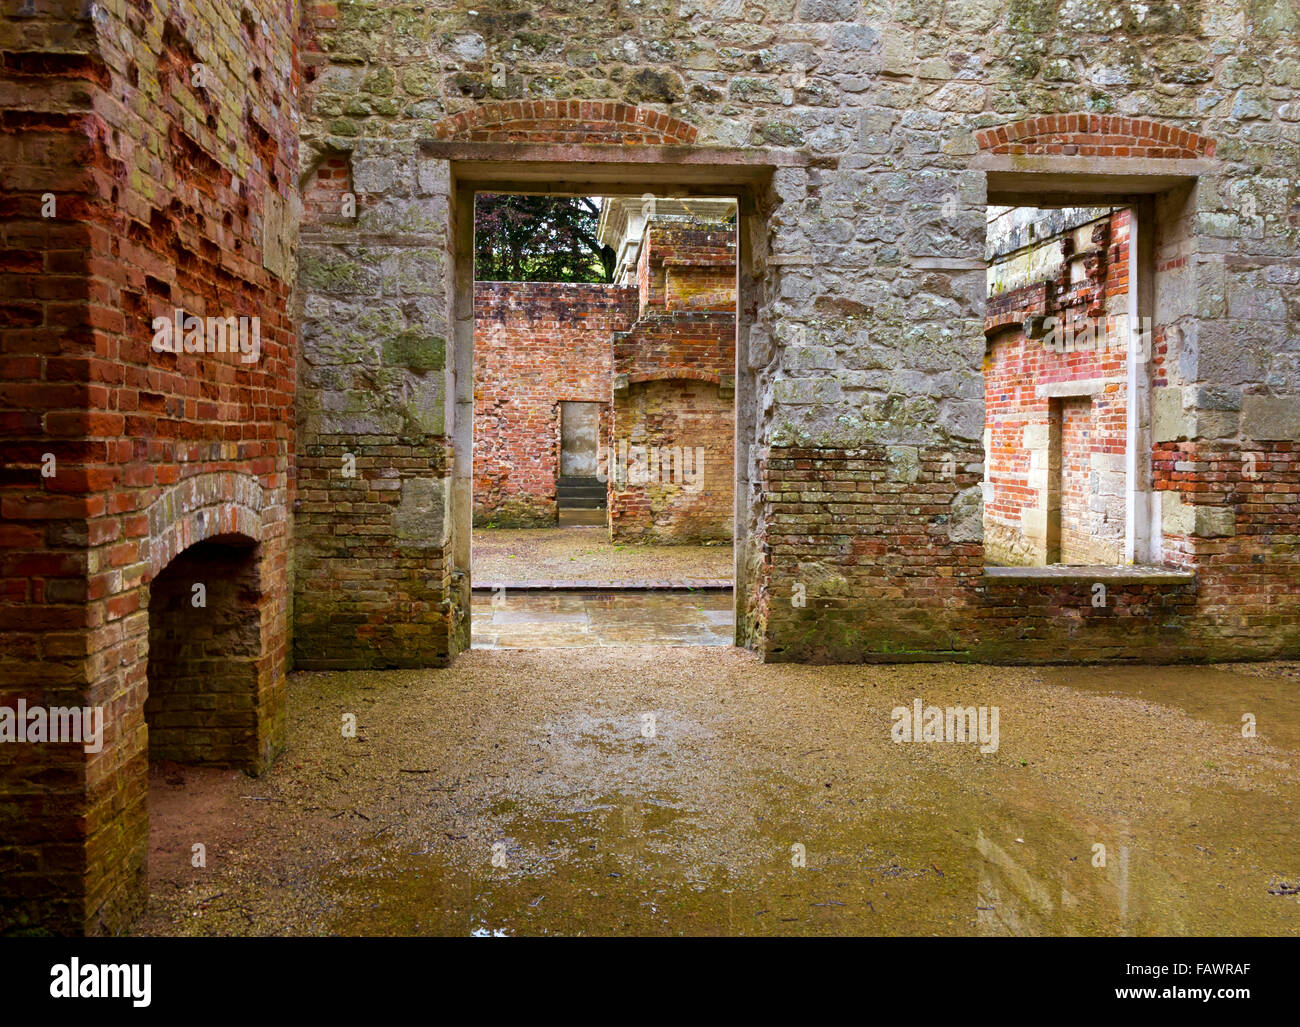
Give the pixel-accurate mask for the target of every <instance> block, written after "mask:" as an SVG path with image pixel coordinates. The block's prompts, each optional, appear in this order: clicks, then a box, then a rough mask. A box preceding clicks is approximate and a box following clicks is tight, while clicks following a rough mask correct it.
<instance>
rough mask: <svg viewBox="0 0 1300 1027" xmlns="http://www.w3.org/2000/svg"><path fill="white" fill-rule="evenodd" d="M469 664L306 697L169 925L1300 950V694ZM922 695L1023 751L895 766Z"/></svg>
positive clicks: (1219, 683) (665, 654) (631, 658)
mask: <svg viewBox="0 0 1300 1027" xmlns="http://www.w3.org/2000/svg"><path fill="white" fill-rule="evenodd" d="M462 659H463V660H464V661H465V662H464V663H463V664H462V665H461V666H460V669H458V670H457V672H456V674H455V675H454V676H453V675H451V674H449V673H448V672H392V673H391V674H390V675H388V676H383V675H377V674H374V673H361V672H358V673H355V674H351V675H341V674H340V675H308V676H303V677H300V678H296V679H295V680H294V681H293V682H291V689H292V691H291V700H292V704H291V710H292V711H293V714H292V715H293V718H294V719H293V720H292V721H291V724H290V746H291V750H290V751H291V753H292V756H291V759H290V760H289V761H282V763H281V764H280V766H279V768H278V769H277V771H276V773H275V774H273V775H272V776H271V777H270V778H268V779H266V780H264V781H261V782H259V783H258V786H257V788H256V789H255V791H256V793H257V795H258V796H259V797H265V799H266V801H258V802H252V801H249V802H246V803H245V804H244V806H242V807H239V808H238V809H239V811H240V812H242V813H243V815H244V816H246V817H248V818H250V819H251V820H252V821H253V822H252V823H250V825H249V828H248V831H247V834H248V836H249V838H251V839H252V842H250V843H248V844H243V843H241V844H240V845H232V846H230V847H229V849H230V853H231V855H230V862H229V865H227V864H224V863H221V862H217V863H214V865H213V866H212V867H211V868H210V869H209V870H207V871H204V872H203V876H202V877H201V878H196V879H198V881H199V883H198V884H192V883H189V878H186V880H185V881H180V880H178V881H177V882H176V887H175V889H174V890H173V889H171V888H170V886H169V890H168V891H166V892H163V893H162V894H160V895H157V896H156V897H155V909H154V911H153V919H152V920H151V921H150V922H149V923H148V924H147V925H146V926H147V927H148V928H149V929H150V930H153V931H156V932H157V933H299V932H300V933H319V934H343V935H453V936H461V937H470V936H473V937H513V936H528V935H651V936H656V935H679V934H685V935H826V934H850V935H930V934H947V935H970V934H983V935H1073V934H1079V935H1098V934H1101V935H1124V934H1128V935H1183V934H1188V935H1193V934H1196V935H1273V934H1277V935H1293V936H1294V935H1297V934H1300V844H1298V842H1300V830H1298V828H1297V825H1300V810H1298V809H1297V805H1296V803H1297V787H1296V786H1297V783H1298V781H1300V779H1298V775H1297V769H1296V766H1297V750H1298V749H1300V732H1298V731H1297V727H1298V726H1300V716H1298V715H1297V714H1296V712H1295V710H1296V706H1295V703H1294V701H1291V702H1290V703H1288V702H1287V699H1288V698H1290V697H1291V696H1292V695H1293V694H1294V692H1295V687H1296V680H1295V679H1290V680H1288V679H1287V678H1285V677H1283V676H1280V675H1273V676H1269V675H1268V674H1264V673H1255V672H1253V671H1251V670H1249V669H1247V670H1238V669H1232V668H1223V667H1215V668H1211V667H1202V668H1184V667H1142V668H1127V667H1124V668H1083V667H1079V668H1022V669H1015V668H988V667H957V666H943V665H936V666H928V667H921V666H911V667H888V668H847V667H835V668H806V667H779V666H770V665H761V664H759V663H757V661H755V660H753V659H752V658H750V657H747V656H746V655H745V654H740V653H734V652H733V653H725V654H716V655H712V654H709V655H701V654H700V653H699V652H698V651H695V652H692V651H690V650H673V649H661V650H657V651H655V652H653V653H649V652H648V651H646V650H639V651H638V650H633V649H627V650H621V651H620V650H609V651H607V652H600V653H595V652H591V651H587V652H584V653H581V654H578V653H575V654H572V655H569V654H566V656H565V659H564V661H563V662H562V663H557V662H556V661H555V657H554V655H550V656H549V657H548V656H546V655H545V654H520V653H493V652H485V653H478V654H473V655H472V656H468V657H462ZM379 680H382V685H383V687H382V688H375V687H374V683H375V682H376V681H379ZM918 695H919V696H922V697H923V698H924V699H925V701H926V702H927V703H928V702H934V703H936V704H943V705H947V704H949V703H951V702H954V701H961V702H969V703H975V704H977V705H982V704H984V703H991V704H993V703H996V704H999V705H1000V706H1001V709H1002V720H1001V732H1002V737H1001V745H1000V748H999V749H998V751H997V752H995V753H991V754H989V755H987V756H984V755H980V754H979V753H978V751H977V749H975V748H974V747H971V746H966V747H962V746H958V745H924V744H919V745H894V744H891V742H890V741H889V710H890V709H891V708H892V707H894V706H895V705H903V706H907V705H909V704H910V703H911V701H912V699H913V697H916V696H918ZM339 709H344V710H347V709H359V710H362V711H364V713H365V715H364V717H363V718H362V721H363V723H364V724H365V725H366V731H365V743H364V745H362V744H353V745H347V744H345V743H344V742H343V741H342V740H341V739H339V737H338V732H337V727H336V726H335V725H336V723H337V714H338V710H339ZM1243 712H1253V713H1255V715H1256V719H1257V722H1258V727H1259V737H1258V738H1256V739H1252V740H1249V741H1247V740H1243V739H1242V738H1241V736H1240V723H1241V721H1240V717H1241V714H1242V713H1243ZM647 714H649V715H650V716H651V718H652V724H653V731H650V732H649V733H647V730H648V722H647V719H646V717H647ZM320 725H324V726H325V727H324V728H322V727H321V726H320ZM326 729H328V730H326ZM240 787H241V788H243V789H244V790H245V791H247V790H249V789H248V787H247V786H244V785H241V786H240ZM259 818H260V819H259ZM268 853H269V855H268ZM494 860H495V865H494ZM232 867H233V869H232ZM195 874H196V875H197V872H195ZM185 889H191V891H186V890H185ZM200 900H202V902H206V903H208V904H209V905H208V906H204V905H202V904H201V902H200ZM196 907H197V908H198V909H199V910H207V909H211V912H204V913H203V915H202V916H201V917H200V916H199V915H198V914H197V913H195V912H194V910H195V908H196ZM223 910H224V912H223ZM231 910H233V912H232V911H231Z"/></svg>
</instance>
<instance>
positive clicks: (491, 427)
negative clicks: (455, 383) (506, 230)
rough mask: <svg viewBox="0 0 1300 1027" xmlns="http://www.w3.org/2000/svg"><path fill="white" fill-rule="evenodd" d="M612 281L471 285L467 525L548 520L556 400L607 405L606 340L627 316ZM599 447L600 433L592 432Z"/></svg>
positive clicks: (552, 501) (554, 473) (630, 299)
mask: <svg viewBox="0 0 1300 1027" xmlns="http://www.w3.org/2000/svg"><path fill="white" fill-rule="evenodd" d="M635 304H636V293H635V291H634V290H633V289H631V288H629V287H624V286H617V285H586V284H567V283H550V282H478V283H476V285H475V287H474V519H475V523H476V524H486V523H489V522H490V523H493V524H496V525H499V526H503V527H505V526H545V525H550V524H554V523H555V518H556V482H557V479H558V477H559V466H560V463H559V462H560V403H562V402H566V401H574V400H577V401H585V402H595V403H601V404H603V405H604V408H605V410H606V411H607V410H608V408H609V403H610V394H611V378H612V368H613V354H612V348H611V345H612V339H613V337H614V333H615V332H618V331H620V330H623V329H625V328H626V327H627V326H628V324H629V323H630V322H631V320H632V318H633V317H635V314H636V309H635ZM601 438H602V445H605V444H606V442H607V440H608V436H607V435H605V434H602V436H601Z"/></svg>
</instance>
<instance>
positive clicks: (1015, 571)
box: [984, 564, 1196, 585]
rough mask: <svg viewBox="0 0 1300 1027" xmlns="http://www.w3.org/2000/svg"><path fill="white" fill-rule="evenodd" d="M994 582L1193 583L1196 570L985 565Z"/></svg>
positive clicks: (1034, 583) (1015, 583) (1147, 567)
mask: <svg viewBox="0 0 1300 1027" xmlns="http://www.w3.org/2000/svg"><path fill="white" fill-rule="evenodd" d="M984 580H985V581H986V582H988V583H989V584H991V585H999V584H1000V585H1049V584H1056V583H1075V582H1094V581H1101V582H1112V583H1116V584H1121V585H1191V584H1195V582H1196V572H1195V571H1185V570H1178V569H1177V568H1173V567H1151V566H1141V565H1137V564H1124V565H1121V566H1116V565H1111V564H1097V565H1068V564H1067V565H1062V564H1053V565H1051V566H1050V567H985V568H984Z"/></svg>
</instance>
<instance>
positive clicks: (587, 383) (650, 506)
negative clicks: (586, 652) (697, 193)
mask: <svg viewBox="0 0 1300 1027" xmlns="http://www.w3.org/2000/svg"><path fill="white" fill-rule="evenodd" d="M474 225H475V234H474V256H475V282H474V358H473V367H474V385H473V394H474V425H473V428H474V430H473V437H474V441H473V539H472V549H471V551H472V557H471V580H472V583H473V587H474V602H473V619H472V622H471V637H472V644H473V645H474V646H475V647H478V648H534V647H552V646H588V645H614V644H703V645H730V644H732V642H733V638H734V626H733V620H734V614H733V600H732V573H733V570H732V568H733V549H732V540H733V535H734V526H733V519H734V500H733V483H734V474H735V456H734V442H735V404H734V391H735V360H736V357H735V338H736V297H737V288H736V282H737V279H736V259H737V237H736V225H737V205H736V201H735V200H734V199H732V198H728V197H719V198H686V199H669V198H664V197H656V196H653V195H649V194H646V195H642V196H616V197H608V198H603V197H591V196H567V195H549V194H548V195H529V194H519V193H480V194H478V195H477V196H476V197H475V222H474Z"/></svg>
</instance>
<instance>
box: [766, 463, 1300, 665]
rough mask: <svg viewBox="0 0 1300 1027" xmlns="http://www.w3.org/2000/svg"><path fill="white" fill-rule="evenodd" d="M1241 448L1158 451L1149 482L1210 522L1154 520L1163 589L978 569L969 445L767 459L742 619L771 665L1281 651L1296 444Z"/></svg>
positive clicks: (1296, 576) (1291, 632)
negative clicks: (1161, 542) (751, 589)
mask: <svg viewBox="0 0 1300 1027" xmlns="http://www.w3.org/2000/svg"><path fill="white" fill-rule="evenodd" d="M1253 446H1254V449H1253V451H1254V452H1256V454H1257V455H1256V458H1255V460H1253V461H1251V462H1249V463H1243V461H1242V458H1241V451H1240V449H1239V448H1237V446H1235V445H1219V446H1205V445H1196V444H1187V443H1183V444H1166V445H1162V446H1159V447H1157V457H1156V464H1157V480H1158V481H1161V482H1163V483H1164V484H1163V485H1161V486H1158V487H1160V488H1161V489H1162V491H1167V492H1177V493H1178V494H1179V496H1180V498H1181V499H1182V500H1183V501H1184V502H1187V503H1189V504H1190V503H1191V502H1192V500H1193V499H1194V500H1195V503H1196V504H1197V508H1198V509H1202V510H1204V509H1213V510H1216V511H1219V512H1221V513H1222V514H1223V516H1222V517H1221V518H1219V517H1215V518H1206V519H1202V518H1200V517H1199V516H1198V517H1196V518H1190V517H1189V518H1188V519H1187V529H1188V530H1187V533H1186V534H1185V535H1182V536H1180V535H1177V534H1172V533H1171V532H1170V531H1169V527H1170V525H1169V524H1168V522H1167V524H1166V533H1165V545H1166V552H1165V557H1166V563H1167V564H1169V565H1170V566H1171V567H1176V568H1183V569H1187V570H1195V579H1194V580H1192V581H1185V580H1181V581H1172V582H1171V581H1155V582H1153V581H1142V580H1125V577H1124V573H1125V572H1124V571H1123V570H1120V571H1117V572H1115V574H1114V575H1107V574H1106V573H1104V572H1102V573H1099V574H1098V575H1096V576H1093V577H1087V578H1077V579H1059V578H1058V579H1050V578H1047V579H1036V580H1017V579H1010V580H998V579H997V578H995V577H991V576H989V575H987V574H985V572H984V567H983V561H984V555H983V546H982V545H981V544H980V542H979V519H980V513H979V501H978V493H979V489H978V481H979V468H980V457H981V454H980V453H979V451H977V450H966V451H961V450H957V451H953V450H940V449H937V448H924V447H922V448H917V447H911V446H880V447H871V448H868V449H864V450H860V451H854V452H850V453H845V452H843V451H840V450H833V449H793V448H783V449H775V448H773V449H769V450H768V451H766V452H765V453H764V454H763V455H762V457H761V459H760V462H759V469H760V473H761V476H762V482H763V491H762V501H763V504H764V512H765V515H766V517H767V521H768V524H769V525H770V526H771V527H770V530H769V533H768V536H767V539H766V542H765V544H764V547H763V564H762V568H761V573H760V575H759V581H760V587H759V589H758V590H757V591H756V594H755V595H754V596H753V597H743V598H742V602H743V606H742V607H741V609H742V611H743V612H742V615H743V616H744V617H746V618H747V619H748V620H749V622H750V626H751V628H752V630H753V633H754V635H755V637H757V638H758V639H759V648H760V649H761V650H762V652H763V655H764V657H765V658H766V659H769V660H777V661H785V660H789V661H814V662H847V663H854V662H891V661H898V660H936V659H940V660H947V659H951V660H979V661H985V662H995V663H1003V662H1005V663H1071V662H1106V661H1119V662H1123V661H1133V662H1146V663H1155V662H1167V661H1179V660H1192V661H1195V660H1226V659H1247V658H1261V657H1267V656H1270V655H1274V654H1276V653H1278V652H1287V651H1294V649H1295V647H1296V646H1297V645H1300V622H1298V621H1297V619H1296V617H1295V615H1294V599H1295V594H1296V584H1295V583H1296V581H1298V580H1300V557H1298V556H1297V555H1296V553H1297V549H1296V542H1297V541H1300V537H1298V536H1297V534H1296V525H1297V523H1300V520H1298V518H1300V446H1298V445H1297V444H1295V443H1289V442H1269V443H1254V444H1253ZM1175 467H1177V468H1179V470H1177V471H1175V470H1174V468H1175ZM1175 475H1176V476H1177V480H1176V481H1175V480H1174V477H1173V476H1175ZM1168 502H1170V500H1168V499H1166V503H1168ZM1098 585H1103V586H1104V591H1101V590H1099V589H1098V588H1097V586H1098Z"/></svg>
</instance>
